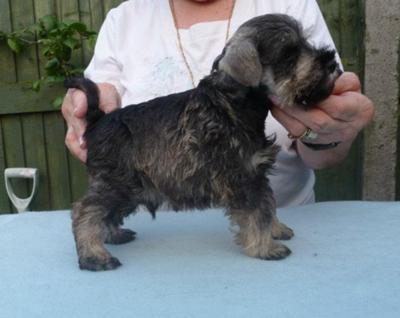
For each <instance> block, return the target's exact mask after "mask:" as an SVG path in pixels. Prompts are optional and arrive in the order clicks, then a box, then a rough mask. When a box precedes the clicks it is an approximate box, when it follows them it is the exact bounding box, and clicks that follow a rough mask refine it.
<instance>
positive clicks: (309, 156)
mask: <svg viewBox="0 0 400 318" xmlns="http://www.w3.org/2000/svg"><path fill="white" fill-rule="evenodd" d="M295 143H296V144H295V147H296V148H297V152H298V154H299V156H300V157H301V159H302V160H303V162H304V163H305V165H306V166H307V167H309V168H312V169H323V168H329V167H332V166H334V165H337V164H339V163H340V162H342V161H343V160H344V159H345V158H346V156H347V154H348V153H349V150H350V148H351V145H352V141H346V142H342V143H340V144H339V145H338V146H337V147H335V148H333V149H327V150H313V149H311V148H309V147H307V146H306V145H304V144H303V143H302V142H301V141H300V140H297V141H296V142H295Z"/></svg>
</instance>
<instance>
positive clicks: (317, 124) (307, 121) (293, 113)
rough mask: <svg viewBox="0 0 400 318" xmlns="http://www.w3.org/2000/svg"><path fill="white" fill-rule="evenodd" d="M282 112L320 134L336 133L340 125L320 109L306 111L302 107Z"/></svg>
mask: <svg viewBox="0 0 400 318" xmlns="http://www.w3.org/2000/svg"><path fill="white" fill-rule="evenodd" d="M282 111H283V112H284V113H286V114H287V115H289V116H290V117H292V118H296V119H297V120H298V121H299V122H301V123H302V124H303V125H304V126H305V127H308V128H311V129H312V130H313V131H315V132H317V133H319V134H321V133H330V132H332V131H335V130H337V129H338V125H339V124H340V123H339V122H338V121H337V120H335V119H334V118H332V117H330V116H329V115H328V114H327V113H325V112H324V111H323V110H321V109H318V108H312V109H307V110H304V109H302V108H300V107H296V106H293V107H285V108H283V109H282Z"/></svg>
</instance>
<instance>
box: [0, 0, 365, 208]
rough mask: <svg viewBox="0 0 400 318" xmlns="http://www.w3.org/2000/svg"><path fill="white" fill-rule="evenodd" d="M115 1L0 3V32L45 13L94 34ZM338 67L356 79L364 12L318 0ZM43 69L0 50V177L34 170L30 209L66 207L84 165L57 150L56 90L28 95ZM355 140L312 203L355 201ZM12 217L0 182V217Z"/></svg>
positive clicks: (61, 130)
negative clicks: (339, 58) (34, 189)
mask: <svg viewBox="0 0 400 318" xmlns="http://www.w3.org/2000/svg"><path fill="white" fill-rule="evenodd" d="M120 2H122V1H120V0H114V1H113V0H87V1H82V0H67V1H66V0H64V1H61V0H32V1H26V0H13V1H9V0H0V30H4V31H10V30H13V29H18V28H20V27H21V26H24V25H29V24H30V23H32V22H34V21H36V20H37V19H38V18H40V17H42V16H44V15H47V14H56V15H57V16H58V17H60V18H62V19H79V20H81V21H83V22H85V23H86V24H87V25H88V26H90V27H91V28H92V29H94V30H98V29H99V27H100V25H101V23H102V21H103V19H104V16H105V14H106V12H107V11H108V10H109V9H110V8H112V7H114V6H116V5H118V4H119V3H120ZM319 3H320V5H321V8H322V10H323V12H324V15H325V17H326V19H327V22H328V24H329V26H330V28H331V31H332V34H333V37H334V39H335V42H336V44H337V47H338V49H339V51H340V55H341V56H342V59H343V63H344V65H345V68H346V69H347V70H350V71H354V72H356V73H358V74H359V75H360V76H361V77H362V76H363V65H364V61H363V60H364V50H363V43H364V42H363V39H364V34H363V33H364V20H363V19H364V8H363V1H362V0H321V1H319ZM90 55H91V52H90V50H89V49H88V48H87V46H84V48H83V49H82V52H81V55H80V56H79V57H78V58H79V59H82V61H84V62H85V63H87V62H88V60H89V59H90ZM42 71H43V63H42V61H41V57H40V54H39V52H38V50H36V49H30V50H27V51H25V52H24V53H23V54H21V55H18V56H15V55H13V54H11V53H10V51H9V50H7V49H6V48H5V47H4V46H0V172H1V174H2V173H3V171H4V169H5V168H7V167H20V166H22V167H24V166H26V167H37V168H38V169H39V171H40V187H39V191H38V193H37V194H36V197H35V199H34V202H33V203H32V209H34V210H53V209H65V208H69V207H70V204H71V202H72V201H73V200H75V199H76V198H78V197H79V196H80V195H81V194H82V193H83V191H84V190H85V188H86V184H87V182H86V175H85V169H84V167H83V166H82V165H81V164H80V163H79V162H77V161H76V160H75V159H73V158H72V157H71V156H70V155H69V153H68V151H67V150H66V148H65V146H64V134H65V124H64V122H63V120H62V117H61V116H60V113H59V110H56V109H54V108H53V106H52V105H51V100H52V98H53V97H55V96H57V95H58V94H60V93H62V89H56V90H54V89H52V90H43V91H41V92H40V93H39V94H37V93H34V92H32V91H31V90H30V89H29V83H28V82H29V81H31V80H35V79H38V78H39V77H40V75H41V73H42ZM362 146H363V142H362V137H361V138H359V140H358V141H357V142H356V143H355V145H354V147H353V149H352V151H351V154H350V156H349V158H348V159H347V160H346V161H345V162H344V163H343V164H342V165H340V166H339V167H337V168H335V169H329V170H325V171H323V172H319V173H318V180H317V197H318V199H319V200H346V199H361V191H362V185H361V180H362V165H361V164H360V163H361V162H362ZM15 187H16V188H17V190H18V191H17V193H18V194H19V195H20V196H26V195H27V194H28V193H27V191H28V187H29V184H26V183H24V182H20V183H18V184H15ZM9 211H12V207H11V204H10V202H9V201H8V199H7V196H6V193H5V187H4V182H3V181H0V213H2V212H3V213H4V212H9Z"/></svg>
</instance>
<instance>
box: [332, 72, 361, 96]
mask: <svg viewBox="0 0 400 318" xmlns="http://www.w3.org/2000/svg"><path fill="white" fill-rule="evenodd" d="M344 92H358V93H361V82H360V79H359V78H358V76H357V75H356V74H354V73H351V72H344V73H343V74H342V75H340V76H339V77H338V79H337V80H336V82H335V86H334V88H333V91H332V94H333V95H340V94H342V93H344Z"/></svg>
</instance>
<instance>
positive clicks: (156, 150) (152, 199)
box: [66, 14, 340, 271]
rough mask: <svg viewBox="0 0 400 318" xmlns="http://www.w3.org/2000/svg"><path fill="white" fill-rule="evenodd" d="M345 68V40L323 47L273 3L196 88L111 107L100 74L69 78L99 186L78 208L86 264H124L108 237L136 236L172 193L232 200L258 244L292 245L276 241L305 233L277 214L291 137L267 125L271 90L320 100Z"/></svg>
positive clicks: (278, 251) (279, 255)
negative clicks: (83, 102)
mask: <svg viewBox="0 0 400 318" xmlns="http://www.w3.org/2000/svg"><path fill="white" fill-rule="evenodd" d="M339 75H340V70H339V67H338V64H337V63H336V61H335V52H334V51H332V50H328V49H326V48H315V47H313V46H312V45H311V44H310V43H308V42H307V40H306V38H305V36H304V35H303V33H302V28H301V26H300V25H299V24H298V23H297V22H296V21H295V20H293V19H292V18H290V17H288V16H286V15H278V14H268V15H264V16H259V17H256V18H254V19H251V20H249V21H247V22H246V23H244V24H243V25H242V26H241V27H240V28H239V29H238V30H237V32H236V33H235V34H234V36H233V37H232V39H231V40H230V41H229V42H228V43H227V45H226V47H225V48H224V50H223V52H222V54H221V55H220V56H219V57H217V59H216V60H215V62H214V64H213V67H212V72H211V74H210V75H208V76H206V77H205V78H204V79H202V80H201V81H200V83H199V85H198V86H197V87H196V88H195V89H192V90H188V91H185V92H182V93H178V94H172V95H169V96H165V97H160V98H156V99H153V100H150V101H147V102H144V103H141V104H138V105H132V106H129V107H125V108H122V109H119V110H116V111H114V112H112V113H110V114H107V115H106V114H104V113H103V112H102V111H101V110H100V109H99V108H98V104H99V97H98V91H97V87H96V85H95V84H94V83H93V82H91V81H89V80H87V79H71V80H68V81H66V87H69V88H78V89H81V90H83V91H84V92H85V93H86V95H87V98H88V113H87V122H88V126H87V130H86V133H85V135H84V137H85V139H86V143H87V148H88V158H87V163H86V165H87V169H88V173H89V189H88V192H87V194H86V195H85V196H84V197H83V198H82V199H80V200H79V201H78V202H76V203H75V204H74V206H73V212H72V220H73V233H74V237H75V241H76V247H77V251H78V256H79V266H80V268H81V269H88V270H94V271H97V270H109V269H114V268H116V267H118V266H119V265H121V263H120V262H119V260H118V259H117V258H115V257H113V256H112V255H111V254H110V253H109V252H108V251H107V250H106V249H105V247H104V243H109V244H122V243H126V242H129V241H132V240H133V239H134V238H135V232H133V231H131V230H128V229H123V228H121V227H120V226H121V225H122V224H123V219H124V217H126V216H128V215H129V214H130V213H132V212H134V211H135V209H136V208H137V207H138V206H140V205H143V206H145V207H146V208H147V209H148V211H149V212H151V213H152V214H153V215H154V214H155V211H156V209H157V208H158V207H159V206H160V204H162V203H163V202H166V203H167V204H169V206H170V207H171V208H173V209H174V210H188V209H207V208H210V207H217V208H224V209H226V214H227V215H228V216H229V218H230V219H231V222H232V223H233V224H234V225H237V226H238V232H237V242H238V244H240V245H241V246H242V248H243V249H244V251H245V253H246V254H248V255H249V256H252V257H258V258H261V259H265V260H279V259H283V258H285V257H286V256H288V255H289V254H290V250H289V249H288V248H287V247H286V246H285V245H283V244H281V243H279V242H277V241H275V240H286V239H290V238H291V237H292V236H293V232H292V230H291V229H289V228H288V227H286V226H285V225H283V224H282V223H280V222H279V221H278V219H277V217H276V207H275V201H274V197H273V193H272V190H271V187H270V185H269V180H268V177H267V174H268V172H269V170H270V169H271V168H272V166H273V164H274V161H275V157H276V155H277V152H278V150H279V147H278V146H276V145H274V138H271V137H266V136H265V133H264V124H265V119H266V117H267V114H268V110H269V108H270V106H271V105H272V102H271V99H273V98H275V99H279V100H280V101H281V103H282V104H283V105H285V106H287V107H290V106H292V105H302V107H311V106H312V105H315V104H316V103H318V102H319V101H321V100H323V99H325V98H326V97H328V96H329V95H330V93H331V91H332V89H333V85H334V81H335V80H336V78H337V77H338V76H339Z"/></svg>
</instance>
